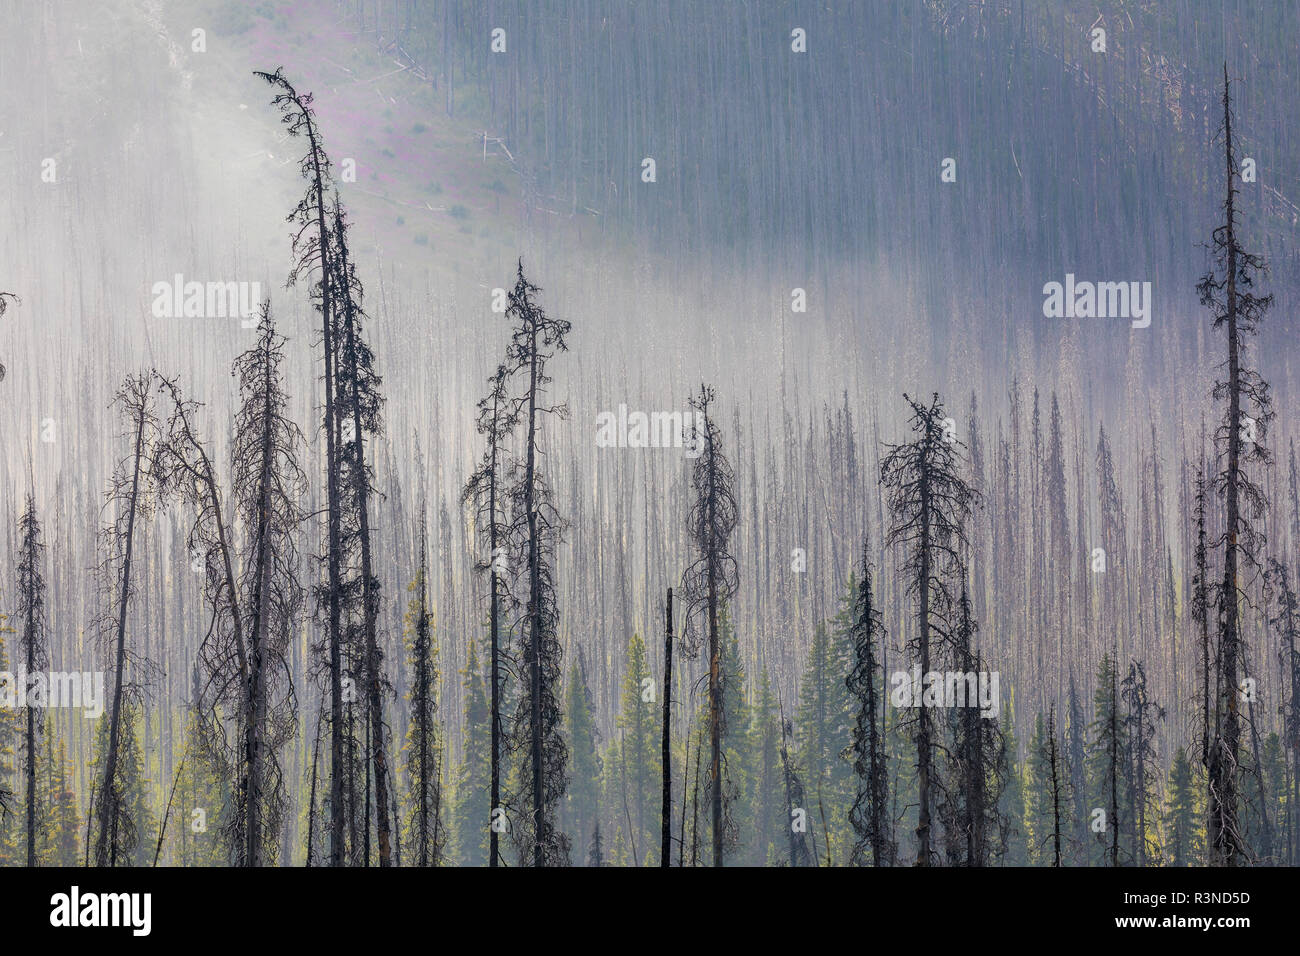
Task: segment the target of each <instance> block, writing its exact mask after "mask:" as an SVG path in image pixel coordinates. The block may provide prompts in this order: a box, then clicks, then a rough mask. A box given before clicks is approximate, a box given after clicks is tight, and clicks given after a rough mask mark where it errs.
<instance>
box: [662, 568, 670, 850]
mask: <svg viewBox="0 0 1300 956" xmlns="http://www.w3.org/2000/svg"><path fill="white" fill-rule="evenodd" d="M663 695H664V705H663V707H664V710H663V713H664V716H663V757H662V768H661V771H660V772H661V774H662V776H663V795H662V798H661V802H660V816H661V821H660V840H659V865H660V866H661V867H667V866H669V865H670V864H671V859H670V858H671V856H672V815H673V762H672V746H671V745H672V698H673V589H672V588H669V589H668V602H667V604H665V605H664V687H663Z"/></svg>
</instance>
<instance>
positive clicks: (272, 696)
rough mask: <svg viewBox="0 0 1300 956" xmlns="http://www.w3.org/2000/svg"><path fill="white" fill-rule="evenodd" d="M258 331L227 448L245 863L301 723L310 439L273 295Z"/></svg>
mask: <svg viewBox="0 0 1300 956" xmlns="http://www.w3.org/2000/svg"><path fill="white" fill-rule="evenodd" d="M257 335H258V340H257V344H256V345H254V346H253V347H252V348H251V349H249V350H248V351H246V352H244V353H243V354H242V355H240V356H239V357H238V358H237V359H236V360H235V366H234V373H235V377H236V379H237V380H238V382H239V393H240V398H241V403H240V407H239V411H238V412H237V414H236V418H235V435H234V448H233V450H232V455H231V457H232V491H233V497H234V502H235V507H236V509H237V513H238V515H239V517H240V518H241V520H242V524H243V528H244V534H243V540H242V541H241V542H240V543H239V545H238V549H239V553H240V557H241V560H240V564H241V567H242V569H243V571H242V574H243V577H242V579H241V581H240V601H241V603H242V605H243V606H244V607H245V608H246V611H245V612H244V619H245V620H246V621H247V623H248V651H249V659H248V665H249V666H248V685H246V687H245V689H244V695H245V700H246V709H247V712H248V726H247V727H246V729H245V733H244V741H243V742H244V753H243V761H244V763H245V765H246V766H247V768H248V772H247V774H246V775H245V776H246V778H247V780H248V786H247V789H246V794H245V797H244V800H243V803H244V804H245V805H246V810H245V814H244V815H245V817H246V820H247V824H246V826H245V828H244V829H245V831H246V832H245V834H244V840H243V845H244V847H245V849H244V852H243V857H242V858H243V862H244V863H245V865H248V866H261V865H263V864H264V863H265V861H266V860H267V859H274V851H275V849H276V840H275V834H276V833H277V832H278V831H279V830H280V828H281V823H282V821H283V818H284V815H285V814H284V809H285V789H284V782H283V771H282V768H281V766H280V758H279V754H280V751H281V750H282V748H283V747H284V745H285V744H286V743H287V742H288V740H289V739H290V738H291V737H292V736H293V734H294V733H295V731H296V728H297V714H296V712H295V706H294V700H293V695H292V681H291V674H290V666H289V647H290V642H291V639H292V632H293V629H294V627H295V626H296V624H297V622H298V620H299V616H300V613H301V610H302V605H303V588H302V585H301V583H300V580H299V576H298V570H299V554H298V547H297V536H298V531H299V528H300V527H301V524H302V521H303V517H304V515H303V512H302V508H301V504H300V502H301V501H302V498H303V497H304V495H305V493H306V485H307V479H306V475H305V474H304V472H303V469H302V466H301V464H300V461H299V459H300V455H301V450H302V448H303V447H304V446H305V444H306V441H305V438H304V436H303V434H302V431H301V429H299V427H298V425H297V424H296V423H295V422H294V421H293V420H292V419H291V418H290V417H289V412H288V403H289V396H288V395H287V394H286V392H285V390H284V378H283V373H282V370H281V369H282V365H283V362H284V344H285V340H284V338H283V337H282V336H280V335H279V334H278V333H277V332H276V330H275V324H274V322H273V321H272V319H271V310H270V305H269V303H268V304H267V305H265V306H263V308H262V315H261V320H260V322H259V324H258V330H257Z"/></svg>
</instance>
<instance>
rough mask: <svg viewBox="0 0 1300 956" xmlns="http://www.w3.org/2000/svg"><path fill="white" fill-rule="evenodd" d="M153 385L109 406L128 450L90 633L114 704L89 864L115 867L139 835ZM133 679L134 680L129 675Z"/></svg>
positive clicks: (118, 473) (141, 383) (106, 532)
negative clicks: (128, 767)
mask: <svg viewBox="0 0 1300 956" xmlns="http://www.w3.org/2000/svg"><path fill="white" fill-rule="evenodd" d="M152 398H153V396H152V380H151V378H150V376H149V375H146V374H141V375H133V376H129V377H128V378H127V379H126V381H125V382H123V384H122V387H121V388H120V389H118V392H117V395H116V397H115V399H114V404H115V405H116V406H117V407H118V409H119V413H120V414H121V416H122V419H123V424H124V431H125V436H124V437H125V438H126V439H127V440H128V441H129V442H130V448H131V451H130V452H129V453H128V454H127V455H126V456H125V457H124V458H123V459H121V460H120V461H119V462H118V464H117V467H116V468H115V469H114V471H113V477H112V479H111V481H110V483H109V490H108V493H107V495H106V496H105V502H104V508H105V510H106V511H108V513H109V521H108V524H107V525H105V527H104V528H103V530H102V531H101V533H100V559H99V564H98V567H97V576H98V579H99V588H100V592H101V595H102V598H101V599H102V604H101V607H102V611H101V614H100V617H99V619H98V621H97V625H96V630H97V631H98V634H99V638H100V641H101V642H102V644H103V645H104V650H105V653H106V654H107V656H108V657H109V659H110V660H111V661H112V667H113V698H112V702H111V704H110V707H109V714H108V730H107V735H106V741H105V750H104V754H105V756H104V760H103V775H102V777H101V779H100V780H99V782H98V786H97V788H96V789H97V792H96V794H95V814H96V816H95V821H96V831H95V838H94V845H95V865H96V866H116V865H117V861H118V859H120V858H122V857H124V856H125V855H126V854H127V853H129V852H130V851H131V850H133V849H134V848H135V846H136V840H137V838H138V834H137V833H136V829H135V823H134V821H133V820H132V819H131V815H130V813H129V812H128V810H127V807H126V802H125V797H124V793H123V788H122V781H121V780H120V772H121V746H122V726H123V716H122V712H123V708H124V707H125V706H127V705H128V703H130V702H132V701H133V700H137V699H138V698H139V696H140V694H141V687H142V686H143V683H144V681H146V680H147V678H148V676H149V675H148V673H147V672H148V663H147V661H145V660H144V659H143V658H141V657H139V656H137V655H136V654H134V653H133V649H132V647H131V644H130V642H129V641H128V640H127V621H128V617H129V611H130V607H131V603H132V599H133V598H134V596H135V579H134V577H133V572H134V565H133V561H134V558H135V547H136V530H137V529H136V524H137V521H139V520H147V519H148V517H149V516H150V515H151V514H152V511H153V496H154V487H153V478H152V475H151V470H152V469H151V468H150V457H151V456H152V454H153V450H154V447H155V445H156V443H157V441H158V420H157V418H156V417H155V415H154V408H153V400H152ZM132 672H134V673H132Z"/></svg>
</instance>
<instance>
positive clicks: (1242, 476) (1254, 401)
mask: <svg viewBox="0 0 1300 956" xmlns="http://www.w3.org/2000/svg"><path fill="white" fill-rule="evenodd" d="M1232 119H1233V116H1232V107H1231V96H1230V87H1229V81H1228V67H1227V64H1226V63H1225V64H1224V67H1223V123H1222V126H1221V127H1220V133H1221V134H1222V136H1223V156H1224V168H1225V171H1226V176H1227V195H1226V197H1225V199H1224V202H1223V216H1224V218H1223V224H1222V225H1220V226H1217V227H1215V229H1214V232H1213V234H1212V237H1211V241H1210V245H1209V248H1210V252H1211V255H1212V256H1213V259H1214V267H1213V268H1212V270H1211V271H1210V272H1208V273H1206V274H1205V275H1204V276H1203V277H1202V278H1201V280H1200V282H1199V283H1198V284H1197V287H1196V290H1197V293H1198V294H1199V296H1200V300H1201V304H1202V305H1203V306H1205V307H1206V308H1208V309H1209V310H1210V311H1211V313H1212V314H1213V316H1214V327H1215V328H1216V329H1220V328H1222V329H1224V331H1225V333H1226V339H1227V342H1226V344H1227V357H1226V358H1225V360H1224V362H1223V363H1222V364H1221V365H1220V368H1221V369H1222V376H1223V377H1221V378H1220V379H1218V380H1217V381H1216V382H1215V385H1214V393H1213V394H1214V398H1215V400H1216V401H1221V402H1223V403H1224V413H1223V418H1222V419H1221V421H1220V423H1219V425H1218V427H1217V428H1216V429H1215V436H1214V437H1215V450H1216V453H1217V466H1218V472H1217V474H1215V476H1214V479H1213V483H1214V487H1215V489H1216V490H1217V492H1218V493H1219V495H1220V496H1221V497H1222V499H1223V505H1224V528H1223V532H1222V534H1221V535H1220V536H1219V537H1218V538H1217V540H1216V541H1215V542H1214V545H1215V547H1216V548H1222V550H1223V576H1222V578H1221V579H1220V582H1219V585H1218V587H1217V589H1216V594H1215V598H1216V599H1217V611H1218V634H1219V647H1218V677H1219V680H1218V702H1219V703H1218V707H1219V713H1218V720H1217V723H1216V727H1215V735H1214V739H1213V740H1212V741H1211V744H1210V748H1211V749H1210V759H1209V788H1210V802H1209V815H1210V819H1209V847H1210V854H1211V857H1212V859H1213V860H1214V861H1215V862H1216V863H1218V864H1219V865H1222V866H1236V865H1239V864H1241V863H1243V862H1248V861H1249V860H1250V858H1251V851H1250V848H1249V847H1248V846H1247V845H1246V841H1245V837H1244V835H1243V832H1242V827H1241V820H1240V802H1241V780H1240V772H1241V771H1240V747H1241V730H1242V728H1241V715H1240V714H1239V713H1238V700H1237V693H1238V681H1239V680H1240V676H1241V673H1242V669H1243V668H1244V666H1245V660H1246V648H1245V636H1244V633H1243V627H1242V622H1241V605H1242V604H1243V603H1244V602H1248V601H1249V596H1248V595H1247V593H1246V588H1245V586H1244V583H1243V581H1242V576H1243V575H1244V574H1246V573H1247V572H1248V571H1250V570H1256V571H1258V570H1259V553H1260V548H1261V547H1262V544H1263V534H1262V532H1261V531H1259V530H1258V529H1257V528H1256V527H1255V522H1256V521H1258V520H1259V519H1260V518H1262V517H1263V515H1264V512H1265V509H1266V507H1267V499H1266V498H1265V496H1264V492H1263V489H1261V488H1260V486H1259V485H1258V484H1256V483H1255V481H1254V480H1253V479H1252V478H1251V477H1250V476H1249V474H1248V473H1247V472H1246V469H1245V466H1246V465H1247V464H1258V465H1261V466H1266V465H1267V464H1268V463H1269V462H1270V461H1271V455H1270V454H1269V451H1268V449H1267V447H1265V445H1264V444H1263V442H1264V439H1265V437H1266V435H1267V430H1268V423H1269V421H1270V419H1272V417H1273V412H1272V409H1271V403H1270V398H1269V389H1268V383H1267V382H1266V381H1264V379H1263V378H1262V377H1261V376H1260V374H1259V373H1258V372H1257V371H1256V370H1255V369H1253V368H1251V367H1250V366H1248V365H1246V364H1245V363H1244V358H1245V352H1246V347H1247V341H1248V339H1249V337H1250V336H1253V335H1254V334H1256V332H1257V331H1258V329H1259V323H1260V321H1261V320H1262V319H1263V316H1264V313H1265V312H1267V311H1268V308H1269V306H1270V305H1272V302H1273V297H1272V296H1271V295H1259V294H1258V293H1256V292H1255V291H1254V290H1255V284H1256V282H1257V280H1258V279H1259V278H1260V277H1262V276H1263V275H1264V274H1265V273H1266V271H1267V269H1266V266H1265V263H1264V259H1263V257H1262V256H1259V255H1257V254H1255V253H1251V252H1247V251H1246V249H1245V248H1244V247H1243V245H1242V243H1241V237H1240V234H1239V231H1238V230H1239V224H1238V221H1237V219H1238V212H1237V187H1236V185H1235V180H1236V179H1237V177H1238V176H1240V172H1239V166H1238V161H1237V153H1236V147H1235V146H1234V144H1233V139H1232Z"/></svg>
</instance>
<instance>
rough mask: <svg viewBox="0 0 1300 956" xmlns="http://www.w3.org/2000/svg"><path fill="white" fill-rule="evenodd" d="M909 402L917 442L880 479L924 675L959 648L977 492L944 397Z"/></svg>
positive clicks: (920, 758)
mask: <svg viewBox="0 0 1300 956" xmlns="http://www.w3.org/2000/svg"><path fill="white" fill-rule="evenodd" d="M903 398H904V400H905V401H906V402H907V403H908V405H909V406H911V409H912V415H911V418H910V420H909V425H910V427H911V430H912V435H913V437H912V439H911V440H910V441H907V442H904V443H902V444H899V445H891V446H887V447H888V454H887V455H886V456H885V458H884V460H883V461H882V462H881V463H880V481H881V484H882V485H883V486H884V487H885V490H886V493H887V495H888V501H889V509H890V512H891V514H892V516H893V523H892V525H891V526H890V528H889V533H888V535H887V536H886V538H885V544H886V545H887V546H889V547H894V546H899V547H901V548H902V549H903V552H904V558H903V563H902V565H901V567H900V569H899V570H900V572H901V573H902V575H903V576H904V579H905V581H906V585H905V586H906V591H907V594H908V595H909V596H910V597H911V598H912V600H913V601H914V602H915V607H916V628H915V630H914V632H913V636H912V637H911V639H910V640H909V641H908V648H909V650H910V652H911V654H912V657H913V660H914V661H915V662H916V663H917V664H918V665H919V666H920V668H921V673H922V674H923V675H924V674H928V673H930V671H931V670H932V666H931V664H932V660H933V659H934V657H933V655H935V652H936V651H937V649H938V646H939V645H940V644H945V645H951V643H952V640H953V637H954V635H955V629H956V628H957V627H958V626H959V623H958V621H957V619H956V614H955V612H956V611H957V607H956V601H955V599H954V596H953V592H952V582H954V581H960V580H963V579H964V566H963V563H962V560H961V548H962V547H963V546H964V545H965V540H966V539H965V525H966V520H967V518H968V517H969V515H970V511H971V507H972V505H973V503H974V494H975V493H974V491H973V490H972V488H971V486H970V485H969V484H967V482H966V480H965V478H964V477H963V476H962V459H961V455H960V451H961V449H962V448H963V447H964V446H963V445H962V443H961V442H960V441H958V440H957V438H956V436H955V435H954V434H953V432H952V429H951V426H950V422H951V420H950V419H948V418H947V417H946V415H945V411H944V407H943V403H942V402H941V401H940V400H939V395H938V393H937V392H936V393H935V394H934V397H933V398H932V399H931V401H930V404H929V405H924V404H922V403H921V402H918V401H915V400H914V399H912V398H910V397H908V396H907V395H904V396H903ZM915 711H916V714H915V717H913V718H911V723H912V740H913V743H914V744H915V747H916V768H917V792H918V803H919V805H918V812H917V824H916V841H917V857H916V865H917V866H930V865H931V864H932V863H933V862H934V861H933V859H932V853H933V836H932V833H931V826H932V821H931V816H932V813H933V808H934V799H935V784H936V781H935V779H934V748H935V744H936V740H935V728H934V727H933V725H932V721H931V717H930V713H929V708H928V707H917V708H915Z"/></svg>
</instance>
